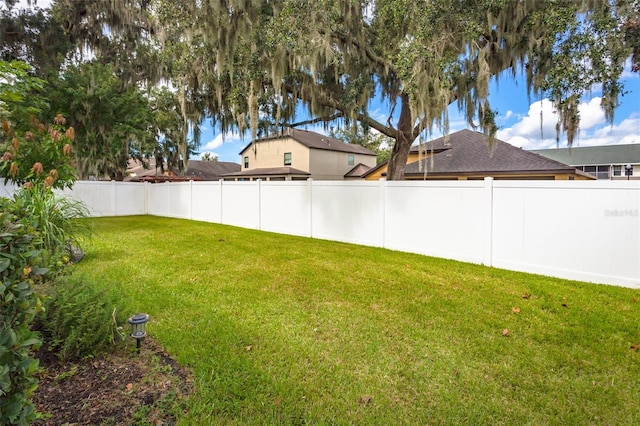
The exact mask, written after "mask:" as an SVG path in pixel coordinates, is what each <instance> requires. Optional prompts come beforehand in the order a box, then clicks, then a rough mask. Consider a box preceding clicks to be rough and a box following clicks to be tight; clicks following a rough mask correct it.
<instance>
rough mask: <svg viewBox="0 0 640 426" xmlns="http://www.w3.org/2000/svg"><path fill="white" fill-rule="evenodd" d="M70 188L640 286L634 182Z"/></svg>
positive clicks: (128, 208) (232, 221) (280, 228)
mask: <svg viewBox="0 0 640 426" xmlns="http://www.w3.org/2000/svg"><path fill="white" fill-rule="evenodd" d="M10 192H11V189H6V188H4V189H3V188H2V187H0V196H1V195H3V194H8V193H10ZM70 194H71V196H72V197H73V198H76V199H79V200H82V201H84V202H85V203H86V205H87V206H88V207H89V209H90V211H91V213H92V214H93V215H94V216H121V215H139V214H150V215H156V216H167V217H176V218H184V219H192V220H199V221H206V222H214V223H220V224H226V225H233V226H239V227H244V228H250V229H256V230H263V231H272V232H278V233H283V234H290V235H299V236H305V237H313V238H322V239H328V240H335V241H344V242H350V243H355V244H362V245H368V246H374V247H385V248H389V249H393V250H400V251H406V252H412V253H419V254H425V255H430V256H436V257H443V258H449V259H456V260H461V261H466V262H472V263H479V264H484V265H487V266H495V267H500V268H505V269H510V270H516V271H525V272H532V273H538V274H544V275H550V276H556V277H560V278H569V279H576V280H582V281H589V282H596V283H606V284H614V285H620V286H626V287H632V288H640V182H638V181H494V180H493V179H490V178H488V179H485V180H484V181H467V182H464V181H447V182H404V181H403V182H387V181H384V180H381V181H379V182H365V181H312V180H309V181H302V182H299V181H294V182H275V181H274V182H269V181H254V182H222V181H220V182H183V183H175V182H174V183H164V184H148V183H147V184H144V183H121V182H87V181H80V182H77V183H76V184H75V186H74V188H73V190H72V191H70Z"/></svg>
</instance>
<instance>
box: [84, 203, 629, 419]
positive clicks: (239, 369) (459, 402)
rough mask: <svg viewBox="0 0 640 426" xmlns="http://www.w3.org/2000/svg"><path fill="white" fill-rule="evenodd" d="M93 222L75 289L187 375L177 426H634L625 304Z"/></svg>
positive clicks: (329, 252)
mask: <svg viewBox="0 0 640 426" xmlns="http://www.w3.org/2000/svg"><path fill="white" fill-rule="evenodd" d="M92 222H93V225H94V231H95V232H94V236H93V239H92V240H91V241H89V242H87V243H86V245H85V249H86V251H87V256H86V258H85V260H84V261H83V262H81V263H80V264H78V265H77V266H75V267H74V268H75V271H78V272H84V273H88V274H90V276H91V277H93V278H95V280H96V282H97V285H104V286H109V287H111V288H114V289H115V290H117V291H119V292H120V293H121V294H122V297H123V304H124V306H126V309H127V312H126V313H125V316H127V315H130V314H132V313H135V312H137V311H142V312H146V313H148V314H150V315H151V321H150V322H149V325H148V332H149V334H150V335H151V336H152V337H153V338H155V339H156V340H158V341H159V342H160V343H161V344H162V345H164V347H165V348H166V349H167V351H168V352H169V353H170V354H171V355H172V356H173V357H174V358H175V359H176V360H177V361H178V362H179V363H181V364H183V365H185V366H188V367H189V368H190V369H191V370H192V372H193V374H194V376H195V378H196V391H195V393H194V395H193V396H192V398H191V400H190V402H189V413H188V414H187V415H186V417H185V418H183V419H181V423H182V424H187V425H191V424H237V425H245V424H261V425H270V424H338V425H342V424H362V425H373V424H379V425H394V424H409V425H419V424H420V425H422V424H509V425H513V424H523V423H528V424H629V425H630V424H640V352H638V351H637V350H636V349H633V348H632V346H634V345H637V344H638V343H640V301H639V299H640V292H639V291H638V290H631V289H624V288H618V287H612V286H604V285H594V284H587V283H582V282H575V281H567V280H561V279H555V278H549V277H543V276H538V275H530V274H523V273H515V272H509V271H504V270H498V269H493V268H487V267H483V266H478V265H472V264H465V263H461V262H455V261H448V260H441V259H435V258H430V257H425V256H419V255H413V254H407V253H400V252H393V251H389V250H384V249H376V248H369V247H361V246H356V245H350V244H342V243H335V242H328V241H321V240H313V239H308V238H299V237H290V236H284V235H278V234H272V233H266V232H258V231H251V230H246V229H241V228H234V227H228V226H221V225H215V224H207V223H201V222H193V221H185V220H176V219H167V218H157V217H148V216H143V217H125V218H101V219H93V220H92ZM461 244H463V242H461ZM504 334H506V336H505V335H504Z"/></svg>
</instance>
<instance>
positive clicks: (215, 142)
mask: <svg viewBox="0 0 640 426" xmlns="http://www.w3.org/2000/svg"><path fill="white" fill-rule="evenodd" d="M237 141H242V137H241V136H240V135H239V134H237V133H234V132H227V133H219V134H218V135H217V136H216V137H215V138H213V139H212V140H210V141H209V142H207V143H206V144H204V145H202V150H203V151H213V150H214V149H216V148H219V147H221V146H222V144H223V143H229V142H237Z"/></svg>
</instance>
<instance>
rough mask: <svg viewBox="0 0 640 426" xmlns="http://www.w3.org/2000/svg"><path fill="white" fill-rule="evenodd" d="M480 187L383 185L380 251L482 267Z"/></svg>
mask: <svg viewBox="0 0 640 426" xmlns="http://www.w3.org/2000/svg"><path fill="white" fill-rule="evenodd" d="M483 200H484V182H482V181H477V182H446V183H445V182H387V191H386V199H385V246H386V247H387V248H390V249H393V250H401V251H407V252H412V253H420V254H426V255H429V256H436V257H443V258H447V259H456V260H462V261H466V262H473V263H483V261H484V251H483V250H484V247H485V241H484V235H485V234H486V230H485V223H486V221H485V214H486V212H485V209H484V208H483V206H484V203H483Z"/></svg>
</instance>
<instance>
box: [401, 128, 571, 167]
mask: <svg viewBox="0 0 640 426" xmlns="http://www.w3.org/2000/svg"><path fill="white" fill-rule="evenodd" d="M422 147H424V148H425V149H426V150H427V151H429V150H431V149H433V150H434V151H435V152H436V154H435V155H434V156H433V157H431V158H428V159H425V160H422V161H420V162H415V163H412V164H409V165H407V167H406V169H405V175H418V174H424V168H425V167H427V174H432V175H433V174H446V175H454V174H457V175H465V174H467V175H469V174H474V173H478V174H511V173H513V174H515V173H542V172H547V173H548V172H566V173H575V172H576V170H575V168H573V167H570V166H567V165H566V164H563V163H560V162H558V161H555V160H551V159H549V158H546V157H544V156H542V155H538V154H535V153H533V152H530V151H525V150H523V149H521V148H517V147H515V146H513V145H511V144H508V143H506V142H504V141H501V140H498V139H495V146H494V151H493V155H492V153H491V151H490V149H489V145H488V138H487V136H485V135H484V134H482V133H479V132H474V131H472V130H466V129H465V130H461V131H459V132H455V133H452V134H451V135H449V138H448V142H447V143H446V144H445V138H444V137H441V138H438V139H434V140H433V141H430V142H427V143H426V144H423V145H422Z"/></svg>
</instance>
